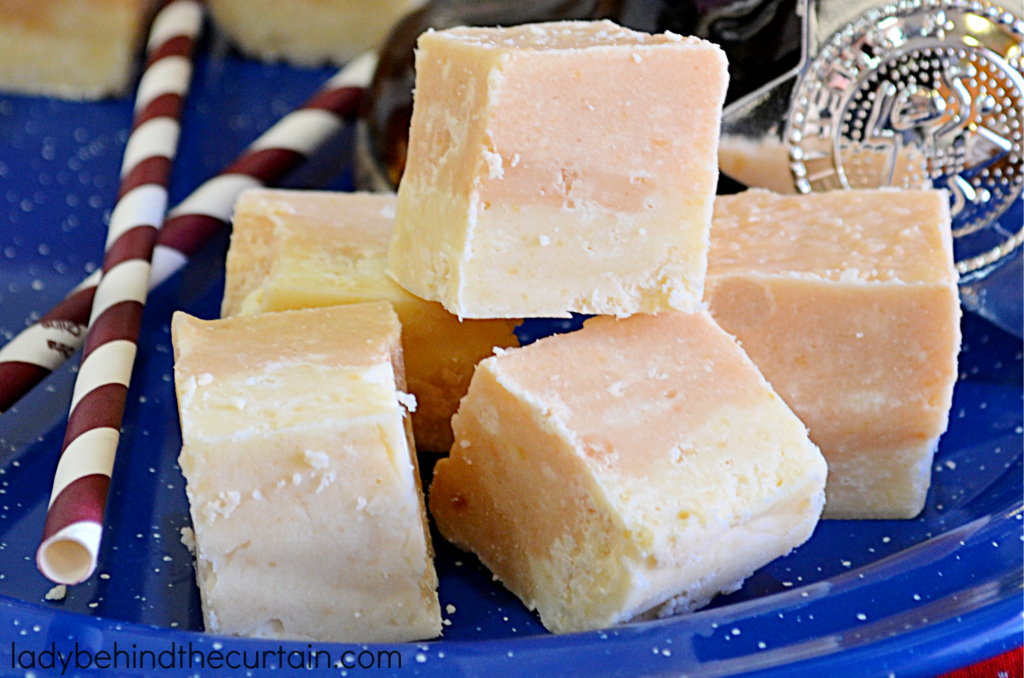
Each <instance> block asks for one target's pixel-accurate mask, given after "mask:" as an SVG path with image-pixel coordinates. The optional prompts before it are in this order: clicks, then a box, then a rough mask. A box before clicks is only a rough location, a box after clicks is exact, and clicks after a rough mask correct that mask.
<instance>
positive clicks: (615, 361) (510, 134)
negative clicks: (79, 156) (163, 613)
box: [174, 22, 959, 642]
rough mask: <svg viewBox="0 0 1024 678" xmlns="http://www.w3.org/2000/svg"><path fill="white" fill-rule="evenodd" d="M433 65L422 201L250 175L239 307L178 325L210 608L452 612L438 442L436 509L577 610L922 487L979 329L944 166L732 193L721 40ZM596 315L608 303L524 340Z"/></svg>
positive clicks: (313, 629)
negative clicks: (421, 471) (830, 186)
mask: <svg viewBox="0 0 1024 678" xmlns="http://www.w3.org/2000/svg"><path fill="white" fill-rule="evenodd" d="M416 72H417V81H416V98H415V106H414V110H413V117H412V121H411V130H410V146H409V153H408V161H407V169H406V173H405V176H404V178H403V180H402V184H401V187H400V189H399V192H398V195H397V198H396V197H395V196H382V195H368V194H348V195H344V194H324V193H303V192H295V191H269V190H260V191H252V192H249V193H246V194H245V195H243V196H242V198H240V200H239V203H238V205H237V206H236V213H235V218H234V233H233V236H232V245H231V250H230V252H229V255H228V265H227V269H228V275H227V285H226V290H225V297H224V304H223V316H224V318H223V319H221V320H216V321H209V322H204V321H199V320H195V319H192V318H188V317H186V316H184V315H182V316H179V317H178V318H176V320H175V324H174V334H175V337H174V338H175V350H176V355H177V362H176V367H175V370H176V381H177V388H178V394H179V406H180V413H181V421H182V434H183V450H182V468H183V470H184V472H185V475H186V478H187V480H188V492H189V498H190V503H191V507H192V516H193V523H194V526H195V532H196V544H197V561H198V567H197V571H198V572H200V574H201V576H200V588H201V591H202V599H203V606H204V612H205V616H206V621H207V627H208V629H209V630H219V631H222V632H227V633H237V634H241V635H268V636H275V637H292V638H311V639H319V640H344V641H355V642H361V641H373V640H413V639H420V638H427V637H433V636H435V635H437V633H439V631H440V628H441V624H440V616H439V609H438V604H437V593H436V586H437V579H436V575H435V574H434V569H433V563H432V549H431V544H430V537H429V532H428V531H427V530H426V512H425V509H424V500H423V494H422V491H421V489H420V488H419V485H418V476H417V474H416V456H415V450H416V447H417V446H418V447H419V448H420V449H421V450H431V451H436V452H442V453H443V452H448V453H449V454H448V456H447V457H444V458H441V459H440V460H438V461H437V464H436V467H435V473H434V479H433V482H432V485H431V487H430V488H429V491H428V499H429V502H428V505H429V509H430V513H431V515H432V516H433V518H434V519H435V521H436V523H437V526H438V528H439V530H440V532H441V534H442V535H443V536H444V537H445V538H446V539H448V540H449V541H451V542H453V543H454V544H456V545H457V546H459V547H461V548H463V549H465V550H468V551H472V552H474V553H476V554H477V555H478V556H479V557H480V559H481V561H482V562H483V563H484V564H485V565H486V566H487V567H489V568H490V569H491V570H492V571H493V573H494V575H495V576H496V578H497V579H499V580H500V581H501V582H502V583H504V584H505V585H506V586H507V587H508V588H509V589H510V590H511V591H513V592H514V593H515V594H516V595H517V596H519V598H520V599H522V601H523V602H524V604H526V605H527V606H528V607H529V608H530V609H535V610H537V612H538V613H539V615H540V618H541V621H542V622H543V624H544V625H545V626H546V627H547V628H548V629H549V630H551V631H554V632H572V631H582V630H589V629H595V628H601V627H605V626H608V625H611V624H615V623H619V622H622V621H626V620H630V619H638V618H649V617H653V616H660V615H667V614H673V613H677V612H681V611H689V610H694V609H697V608H699V607H701V606H703V605H705V604H707V602H708V601H710V600H711V598H712V597H714V596H715V595H717V594H718V593H720V592H728V591H732V590H735V589H737V588H738V587H739V586H741V585H742V582H743V581H744V579H745V578H746V577H748V576H749V575H750V574H752V573H753V572H754V570H756V569H757V568H759V567H761V566H762V565H764V564H766V563H768V562H769V561H771V560H773V559H775V558H777V557H779V556H782V555H785V554H786V553H788V552H789V551H791V550H792V549H793V548H795V547H796V546H798V545H800V544H801V543H803V542H804V541H806V540H807V539H808V538H809V537H810V535H811V534H812V532H813V530H814V528H815V526H816V524H817V521H818V520H819V517H820V516H821V515H822V510H823V507H827V508H825V510H826V511H828V512H829V515H830V517H837V518H879V517H911V516H913V515H915V514H916V513H917V512H918V511H919V510H920V508H921V506H922V505H923V501H924V493H925V492H926V491H927V486H928V477H929V476H928V470H929V466H930V461H931V453H932V450H933V448H934V444H935V442H936V440H937V438H938V436H939V435H941V433H942V432H943V431H944V429H945V425H946V417H947V415H948V409H949V404H950V397H951V395H950V394H951V389H952V383H953V381H955V375H956V351H957V348H958V345H959V330H958V322H957V320H958V318H959V306H958V301H957V295H956V274H955V271H954V269H953V268H952V249H951V244H950V238H949V233H948V230H949V229H948V226H949V214H948V209H947V208H946V196H945V194H944V193H942V192H938V191H921V192H916V193H913V194H910V193H896V192H891V193H884V192H877V191H861V192H857V191H852V192H848V193H844V194H842V196H841V197H838V194H836V195H835V196H813V197H796V196H788V197H783V196H776V195H773V194H769V193H766V192H761V191H751V192H748V193H745V194H741V195H739V196H734V197H729V198H720V199H719V200H718V201H717V202H716V200H715V189H716V183H717V167H716V151H717V144H718V129H719V123H720V115H721V107H722V101H723V99H724V96H725V89H726V84H727V73H726V62H725V57H724V55H723V54H722V52H721V50H719V49H718V48H717V47H715V46H714V45H712V44H710V43H707V42H703V41H701V40H697V39H693V38H683V37H680V36H676V35H673V34H671V33H666V34H663V35H653V36H652V35H648V34H644V33H638V32H635V31H631V30H627V29H624V28H621V27H619V26H617V25H615V24H612V23H610V22H563V23H552V24H539V25H531V26H522V27H517V28H509V29H486V28H456V29H451V30H447V31H441V32H428V33H426V34H424V35H422V36H421V37H420V40H419V43H418V51H417V56H416ZM709 252H710V259H709ZM396 312H397V315H396ZM571 313H588V314H595V315H597V316H598V317H595V318H591V319H590V320H587V321H586V323H585V324H584V327H583V329H582V330H579V331H577V332H574V333H571V334H565V335H556V336H552V337H548V338H545V339H541V340H539V341H537V342H535V343H533V344H531V345H529V346H526V347H522V348H520V347H518V344H517V342H516V340H515V337H514V335H513V334H512V328H513V327H514V326H515V324H516V323H518V322H519V319H521V318H535V317H568V316H569V315H570V314H571ZM399 326H400V328H401V329H400V330H399V329H398V328H399ZM723 328H724V329H723ZM399 333H400V336H399ZM734 336H736V337H740V338H741V339H742V348H741V346H740V344H739V343H737V341H736V339H735V338H734ZM744 349H746V351H745V350H744ZM762 375H766V376H768V379H767V380H766V378H765V376H762ZM769 382H771V383H769ZM453 415H454V416H453ZM449 422H450V423H449ZM808 426H809V427H810V433H809V434H808ZM403 427H404V428H403ZM374 431H376V432H378V433H377V435H374V434H373V432H374ZM403 431H404V434H403ZM819 448H820V449H819ZM823 453H824V456H823ZM387 460H390V462H391V463H390V464H389V463H387ZM826 460H827V462H828V463H827V464H826ZM342 478H344V481H342ZM826 478H827V481H828V482H827V485H826ZM826 499H827V500H828V502H827V503H826ZM397 545H401V546H402V548H396V546H397ZM321 559H330V562H331V563H332V566H331V567H330V568H316V567H310V566H309V564H310V562H311V561H319V560H321ZM266 584H270V585H269V586H268V585H266ZM252 587H261V595H260V596H258V597H257V598H255V599H252V598H250V597H247V596H248V594H247V591H248V590H249V589H250V588H252ZM300 601H301V604H300ZM374 601H376V603H375V602H374ZM303 610H306V612H303Z"/></svg>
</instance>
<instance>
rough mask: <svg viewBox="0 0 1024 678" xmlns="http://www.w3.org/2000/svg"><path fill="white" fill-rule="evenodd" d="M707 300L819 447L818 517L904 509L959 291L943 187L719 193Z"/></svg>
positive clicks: (942, 413)
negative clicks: (821, 485)
mask: <svg viewBox="0 0 1024 678" xmlns="http://www.w3.org/2000/svg"><path fill="white" fill-rule="evenodd" d="M706 301H707V303H708V307H709V309H710V311H711V314H712V315H713V316H714V318H715V320H716V321H717V322H718V323H719V324H720V325H721V326H722V327H723V328H724V329H725V330H726V331H727V332H729V333H730V334H733V335H735V336H736V337H737V338H738V339H739V340H740V343H741V344H742V345H743V348H744V350H746V352H747V354H748V355H749V356H750V358H751V360H753V361H754V363H755V364H756V365H757V366H758V367H759V368H760V370H761V372H762V373H763V374H764V376H765V378H766V379H768V381H769V382H771V384H772V386H773V387H774V388H775V390H776V391H777V392H778V394H779V395H780V396H782V398H783V400H785V401H786V402H787V403H788V404H789V406H790V407H791V408H793V411H794V412H796V414H797V416H799V417H800V419H801V420H803V422H804V423H805V424H807V426H808V428H809V429H810V436H811V440H813V441H814V442H815V443H816V444H817V445H818V446H819V447H820V448H821V451H822V454H824V455H825V459H827V460H828V469H829V475H828V484H827V485H826V488H825V495H826V497H827V498H828V501H827V502H826V504H825V512H824V516H823V517H825V518H847V519H849V518H913V517H914V516H916V515H917V514H918V513H920V511H921V509H922V508H923V507H924V502H925V497H926V495H927V493H928V486H929V484H930V482H931V463H932V457H933V453H934V449H935V446H936V444H937V442H938V439H939V436H940V435H942V433H943V432H944V431H945V430H946V424H947V421H948V417H949V408H950V405H951V403H952V397H953V385H954V384H955V383H956V379H957V354H958V352H959V349H960V297H959V294H958V290H957V273H956V269H955V268H954V265H953V246H952V238H951V236H950V221H949V199H948V197H947V194H946V193H945V191H896V190H856V191H836V192H832V193H813V194H810V195H800V196H796V195H794V196H781V195H776V194H774V193H769V192H767V191H762V190H751V191H747V192H745V193H741V194H739V195H733V196H719V197H718V200H717V202H716V203H715V218H714V226H713V227H712V229H711V253H710V255H709V264H708V278H707V297H706Z"/></svg>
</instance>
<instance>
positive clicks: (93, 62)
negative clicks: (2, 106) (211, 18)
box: [0, 0, 162, 99]
mask: <svg viewBox="0 0 1024 678" xmlns="http://www.w3.org/2000/svg"><path fill="white" fill-rule="evenodd" d="M160 4H162V3H160ZM157 5H158V3H157V2H154V1H153V0H0V90H6V91H10V92H20V93H23V94H42V95H46V96H57V97H64V98H68V99H100V98H102V97H106V96H111V95H120V94H123V93H124V92H125V90H127V89H128V86H129V85H130V84H131V79H132V75H133V74H134V72H135V59H136V57H137V56H138V49H139V47H140V45H141V43H142V38H143V36H144V34H145V30H146V22H147V21H148V20H149V19H150V18H151V17H152V16H153V13H154V8H155V7H156V6H157Z"/></svg>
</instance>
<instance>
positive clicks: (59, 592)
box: [44, 584, 68, 600]
mask: <svg viewBox="0 0 1024 678" xmlns="http://www.w3.org/2000/svg"><path fill="white" fill-rule="evenodd" d="M67 594H68V587H67V586H65V585H64V584H57V585H56V586H54V587H53V588H52V589H50V590H49V591H47V592H46V596H44V597H45V598H46V600H64V596H66V595H67Z"/></svg>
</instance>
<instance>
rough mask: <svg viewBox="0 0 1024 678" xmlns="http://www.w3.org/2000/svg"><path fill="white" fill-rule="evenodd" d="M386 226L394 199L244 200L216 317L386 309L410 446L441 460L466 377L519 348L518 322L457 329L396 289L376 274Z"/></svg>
mask: <svg viewBox="0 0 1024 678" xmlns="http://www.w3.org/2000/svg"><path fill="white" fill-rule="evenodd" d="M394 216H395V196H394V195H388V194H371V193H329V192H322V191H281V190H268V189H256V190H251V191H246V192H245V193H243V194H242V195H241V196H240V197H239V199H238V201H237V203H236V205H235V214H234V217H233V226H232V235H231V247H230V249H229V250H228V257H227V279H226V282H225V289H224V303H223V306H222V309H221V315H222V316H223V317H229V316H236V315H252V314H256V313H265V312H267V311H284V310H291V309H300V308H313V307H320V306H333V305H335V304H351V303H358V302H367V301H378V300H386V301H390V302H391V303H392V304H393V305H394V308H395V311H396V312H397V313H398V318H399V320H401V322H402V345H403V349H404V350H403V354H404V356H405V373H406V379H407V380H408V384H409V391H410V393H412V394H413V395H414V396H416V410H415V412H413V415H412V425H413V432H414V434H415V438H416V444H417V445H418V446H419V447H420V449H423V450H431V451H434V452H447V451H448V450H449V449H450V448H451V446H452V425H451V420H452V415H453V414H455V411H456V410H457V409H458V407H459V399H460V398H462V396H464V395H466V391H467V390H468V389H469V380H470V379H471V378H472V377H473V368H474V367H475V366H476V364H477V363H478V362H480V361H481V360H483V359H484V358H486V357H487V356H489V355H491V353H492V352H493V349H494V347H495V346H498V347H501V348H508V347H510V346H518V345H519V343H518V341H517V340H516V336H515V334H514V333H513V330H514V329H515V326H516V323H517V321H514V320H466V321H463V322H460V321H459V319H458V318H457V317H455V316H454V315H452V314H451V313H449V312H448V311H446V310H444V307H443V306H441V304H439V303H437V302H436V301H425V300H423V299H420V298H419V297H416V296H413V295H412V294H409V293H408V292H406V291H405V290H404V289H402V288H401V287H400V286H398V285H397V284H396V283H395V281H393V280H391V278H389V277H388V276H387V275H386V274H385V273H384V269H385V268H386V261H385V260H386V257H387V249H388V241H389V240H390V239H391V232H392V229H393V228H394Z"/></svg>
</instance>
